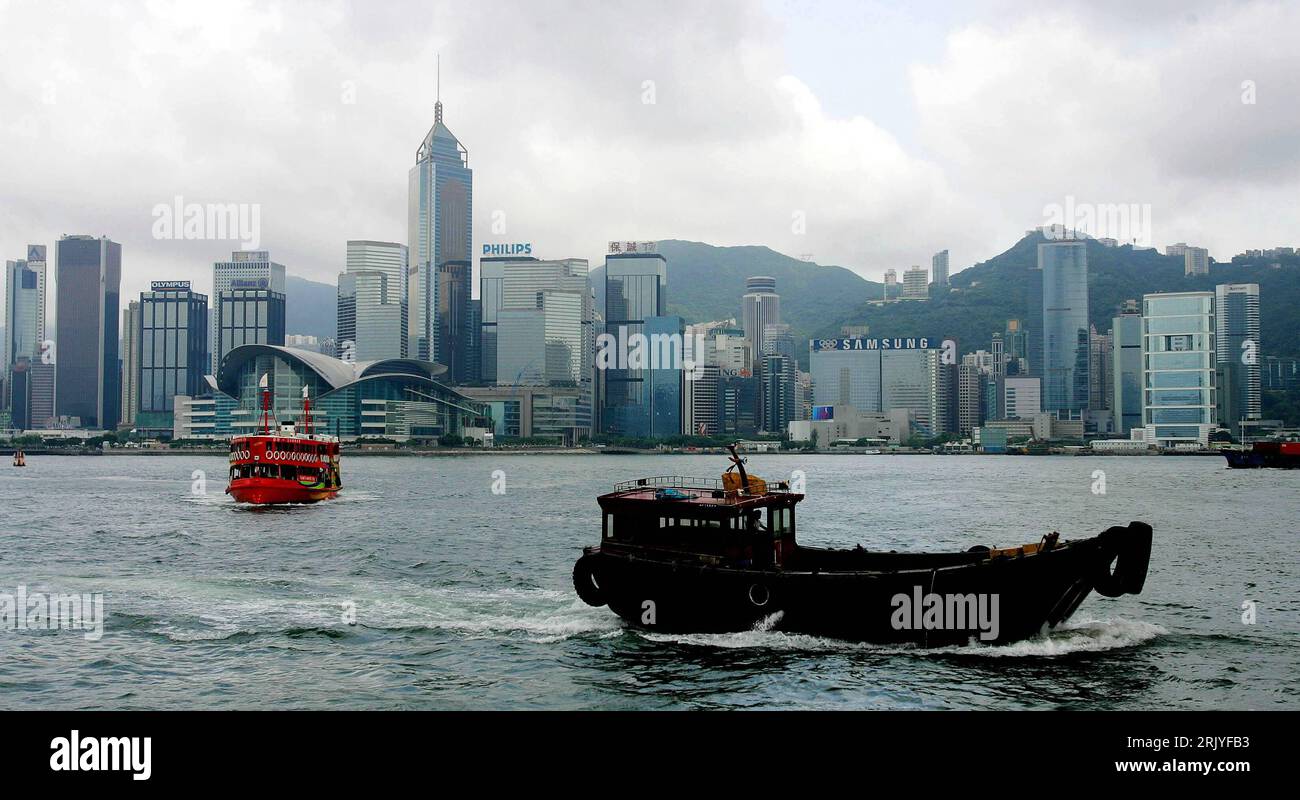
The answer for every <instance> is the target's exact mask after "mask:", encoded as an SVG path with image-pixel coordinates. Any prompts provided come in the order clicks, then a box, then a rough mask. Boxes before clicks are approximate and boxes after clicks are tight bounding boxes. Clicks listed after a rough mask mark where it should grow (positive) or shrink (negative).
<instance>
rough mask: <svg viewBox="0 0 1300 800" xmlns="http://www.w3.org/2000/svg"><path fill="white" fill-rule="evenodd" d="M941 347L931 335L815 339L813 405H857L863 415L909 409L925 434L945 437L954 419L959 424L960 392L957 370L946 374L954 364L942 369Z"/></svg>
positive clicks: (810, 357) (811, 346)
mask: <svg viewBox="0 0 1300 800" xmlns="http://www.w3.org/2000/svg"><path fill="white" fill-rule="evenodd" d="M940 343H941V340H940V339H938V338H936V337H929V336H919V337H906V338H894V339H880V338H867V337H845V338H839V339H813V340H812V341H811V343H810V349H811V353H810V355H809V368H810V369H809V371H810V373H811V375H812V384H813V401H812V404H813V405H814V406H852V407H853V408H854V409H855V410H857V411H858V412H859V413H861V414H876V413H881V412H884V411H889V410H891V409H895V408H905V409H908V410H910V411H912V412H914V414H915V423H916V425H917V426H918V428H919V429H920V430H921V432H922V433H930V432H931V430H932V429H934V430H935V432H941V431H942V430H944V429H946V428H947V427H948V424H947V423H948V419H949V417H952V418H953V420H952V421H953V422H954V423H955V417H956V396H955V389H956V387H955V368H954V369H950V370H944V369H942V368H943V367H947V366H950V365H944V364H942V361H941V359H940V355H941V351H940V350H939V346H940ZM949 373H951V376H952V378H953V380H948V379H947V378H948V376H949ZM949 384H952V385H951V386H950V385H949ZM936 425H938V428H935V426H936Z"/></svg>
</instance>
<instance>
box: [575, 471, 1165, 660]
mask: <svg viewBox="0 0 1300 800" xmlns="http://www.w3.org/2000/svg"><path fill="white" fill-rule="evenodd" d="M731 452H732V462H733V463H732V466H731V467H729V468H728V470H727V472H726V473H725V474H724V475H723V476H722V480H720V481H719V480H713V479H699V478H679V477H660V478H643V479H640V480H636V481H631V482H628V483H623V484H619V485H618V486H616V487H615V490H614V491H613V492H612V493H610V494H606V495H602V496H601V497H600V498H599V503H600V508H601V512H602V517H603V530H602V537H601V543H600V544H599V545H598V546H594V547H587V548H585V549H584V551H583V555H582V557H581V558H579V559H578V562H577V563H576V564H575V565H574V569H573V582H574V588H575V589H576V590H577V593H578V595H579V596H580V597H581V598H582V599H583V600H584V601H585V602H587V603H588V604H590V605H594V606H600V605H608V606H609V607H610V609H611V610H613V611H614V612H615V613H616V614H618V615H619V616H620V617H622V618H623V619H625V620H627V621H628V622H630V623H632V624H634V625H639V626H643V627H645V628H649V629H653V630H660V631H667V632H730V631H744V630H750V629H752V628H754V627H756V626H760V625H761V626H764V627H769V628H771V629H774V630H780V631H787V632H798V633H808V634H815V635H822V636H830V637H834V638H841V639H850V640H855V641H870V642H881V643H900V644H901V643H913V644H918V645H922V646H930V647H933V646H939V645H950V644H965V643H967V642H970V641H979V642H982V643H989V644H996V643H1006V642H1012V641H1016V640H1020V639H1025V638H1029V637H1032V636H1036V635H1039V634H1041V633H1043V632H1045V631H1047V630H1049V629H1051V628H1053V627H1055V626H1057V625H1059V624H1061V623H1062V622H1064V621H1065V620H1067V619H1069V618H1070V615H1071V614H1073V613H1074V612H1075V610H1076V609H1077V608H1078V607H1079V605H1080V604H1081V603H1082V602H1083V601H1084V598H1086V597H1087V596H1088V593H1089V592H1091V591H1093V590H1096V591H1097V592H1098V593H1099V594H1102V595H1105V596H1107V597H1118V596H1120V595H1123V594H1137V593H1139V592H1141V591H1142V586H1143V584H1144V583H1145V581H1146V574H1147V564H1148V561H1149V559H1150V556H1151V534H1152V532H1151V526H1149V525H1147V524H1145V523H1142V522H1132V523H1129V525H1128V526H1127V527H1118V526H1117V527H1112V528H1110V529H1108V530H1106V531H1104V532H1102V533H1101V534H1100V535H1098V536H1094V537H1092V538H1089V539H1080V540H1073V541H1065V540H1061V539H1059V537H1058V535H1057V534H1056V533H1049V534H1047V535H1046V536H1044V537H1043V538H1042V540H1041V541H1039V542H1037V543H1033V544H1026V545H1023V546H1019V547H1011V548H1005V549H990V548H988V547H983V546H977V547H972V548H971V549H970V550H968V551H967V552H959V553H897V552H872V551H868V550H864V549H862V548H860V547H859V548H857V549H853V550H828V549H822V548H815V547H805V546H803V545H800V544H798V543H797V542H796V541H795V531H796V525H795V506H796V504H798V502H799V501H800V500H802V499H803V495H802V494H797V493H794V492H792V491H790V489H789V487H788V486H787V485H786V484H784V483H779V484H775V485H772V484H767V483H765V482H764V481H762V480H761V479H759V478H756V477H751V476H749V475H748V474H746V472H745V467H744V464H743V462H742V460H741V459H740V457H739V456H737V455H736V453H735V448H731ZM733 470H734V471H733Z"/></svg>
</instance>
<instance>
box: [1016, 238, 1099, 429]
mask: <svg viewBox="0 0 1300 800" xmlns="http://www.w3.org/2000/svg"><path fill="white" fill-rule="evenodd" d="M1038 269H1039V271H1041V273H1042V287H1043V288H1042V293H1043V308H1042V320H1043V328H1042V337H1043V338H1042V342H1043V344H1042V352H1043V364H1042V367H1041V370H1038V374H1040V375H1042V377H1043V410H1045V411H1052V412H1058V414H1059V412H1072V411H1080V412H1081V411H1083V410H1084V409H1086V408H1087V407H1088V352H1089V333H1088V330H1089V329H1088V251H1087V248H1086V246H1085V244H1084V242H1082V241H1060V242H1049V243H1046V244H1040V245H1038ZM1030 366H1031V369H1034V367H1033V365H1032V364H1031V365H1030Z"/></svg>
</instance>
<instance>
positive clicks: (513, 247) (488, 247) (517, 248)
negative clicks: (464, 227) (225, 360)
mask: <svg viewBox="0 0 1300 800" xmlns="http://www.w3.org/2000/svg"><path fill="white" fill-rule="evenodd" d="M532 254H533V243H532V242H516V243H514V244H485V245H483V255H484V256H489V257H491V256H531V255H532Z"/></svg>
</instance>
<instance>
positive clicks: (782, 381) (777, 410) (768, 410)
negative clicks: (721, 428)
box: [762, 326, 798, 435]
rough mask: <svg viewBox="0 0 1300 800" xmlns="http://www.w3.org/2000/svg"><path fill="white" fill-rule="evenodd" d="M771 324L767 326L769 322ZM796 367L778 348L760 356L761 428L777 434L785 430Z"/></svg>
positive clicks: (794, 389)
mask: <svg viewBox="0 0 1300 800" xmlns="http://www.w3.org/2000/svg"><path fill="white" fill-rule="evenodd" d="M769 327H771V326H769ZM797 373H798V368H797V367H796V365H795V362H794V359H793V358H791V357H790V356H789V355H787V354H785V353H782V352H775V351H774V352H769V353H767V354H765V355H764V356H763V369H762V403H763V414H762V428H763V430H764V431H766V432H768V433H770V434H775V435H781V434H784V433H785V432H786V429H787V426H788V425H789V424H790V421H791V420H794V419H798V417H797V416H796V401H797V399H798V398H797V390H798V374H797Z"/></svg>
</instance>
